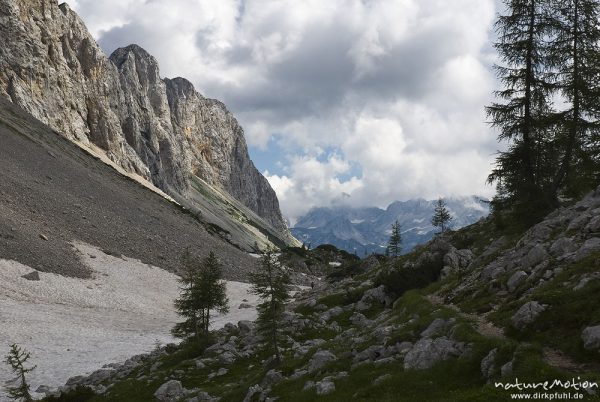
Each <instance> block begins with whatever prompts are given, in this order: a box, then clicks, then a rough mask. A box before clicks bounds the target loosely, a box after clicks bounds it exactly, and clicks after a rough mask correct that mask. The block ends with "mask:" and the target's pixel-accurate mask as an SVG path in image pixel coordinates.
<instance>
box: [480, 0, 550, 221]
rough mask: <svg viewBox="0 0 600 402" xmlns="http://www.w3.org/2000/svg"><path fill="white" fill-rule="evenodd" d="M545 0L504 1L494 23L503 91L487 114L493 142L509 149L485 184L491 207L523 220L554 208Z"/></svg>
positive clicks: (488, 108) (500, 158) (498, 160)
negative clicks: (493, 189)
mask: <svg viewBox="0 0 600 402" xmlns="http://www.w3.org/2000/svg"><path fill="white" fill-rule="evenodd" d="M549 1H550V0H504V5H505V7H506V10H507V13H506V14H503V15H500V16H499V17H498V19H497V21H496V25H495V28H496V33H497V35H498V39H497V42H496V43H495V44H494V46H495V48H496V49H497V51H498V53H499V55H500V60H501V62H502V65H497V66H495V69H496V73H497V76H498V78H499V80H500V82H501V84H502V86H503V88H502V89H501V90H498V91H496V92H495V95H496V97H497V99H498V101H497V102H495V103H492V104H491V105H490V106H488V107H487V108H486V111H487V115H488V118H489V119H490V123H491V125H492V127H494V128H496V129H498V131H499V135H498V139H499V140H500V141H507V142H508V147H507V149H506V150H504V151H502V152H500V153H499V156H498V158H497V160H496V166H495V168H494V169H493V171H492V173H491V174H490V175H489V177H488V182H489V183H496V184H497V189H498V192H497V196H496V198H495V199H494V202H493V207H494V208H495V209H506V208H513V209H514V210H515V211H516V212H517V213H518V214H519V215H520V216H521V217H525V218H529V217H531V215H532V214H533V215H538V214H536V212H539V213H543V212H545V211H546V210H548V209H550V208H551V207H552V206H553V205H555V200H554V199H553V197H552V193H551V183H552V177H553V176H554V171H553V169H554V167H555V165H556V163H555V154H556V153H555V152H553V151H552V147H553V146H554V141H553V138H552V135H551V131H550V127H551V123H552V119H553V117H554V111H553V108H552V102H551V96H552V93H553V91H555V89H556V88H555V86H554V85H553V83H552V81H551V78H552V77H551V74H549V73H548V61H547V41H546V39H547V37H548V34H549V32H550V23H549V19H548V15H549V14H548V3H549ZM534 219H535V218H534Z"/></svg>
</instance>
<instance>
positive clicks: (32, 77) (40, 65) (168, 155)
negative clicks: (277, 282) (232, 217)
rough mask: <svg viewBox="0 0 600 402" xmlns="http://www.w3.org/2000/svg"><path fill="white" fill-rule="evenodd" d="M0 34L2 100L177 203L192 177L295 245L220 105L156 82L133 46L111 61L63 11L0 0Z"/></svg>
mask: <svg viewBox="0 0 600 402" xmlns="http://www.w3.org/2000/svg"><path fill="white" fill-rule="evenodd" d="M0 34H1V37H2V38H3V40H2V42H1V43H0V96H3V97H6V98H8V99H9V100H11V101H12V102H13V103H15V104H17V105H18V106H20V107H21V108H23V109H25V110H26V111H28V112H29V113H31V114H32V115H34V116H35V117H36V118H38V119H39V120H41V121H43V122H45V123H47V124H48V125H49V126H50V127H52V128H53V129H55V130H56V131H58V132H59V133H61V134H62V135H64V136H66V137H67V138H69V139H71V140H74V141H77V142H80V143H82V144H84V145H90V144H93V145H95V146H97V147H99V148H101V149H102V150H103V151H104V152H105V153H106V154H107V155H108V157H109V158H110V159H111V160H112V161H114V162H115V163H117V164H118V165H120V166H122V167H123V168H125V169H126V170H127V171H130V172H133V173H136V174H139V175H140V176H142V177H144V178H146V179H148V180H150V181H151V182H152V183H154V184H155V185H156V186H157V187H159V188H160V189H162V190H164V191H165V192H166V193H168V194H170V195H173V196H175V197H176V198H177V199H179V200H182V199H183V200H189V199H190V198H192V197H191V196H190V192H191V191H193V189H192V187H193V186H192V184H191V183H192V181H193V180H195V179H194V176H196V177H198V178H199V179H201V180H202V181H203V182H205V183H207V184H209V185H211V186H213V187H215V188H218V189H221V190H225V191H226V192H227V193H229V194H230V195H232V196H233V197H234V198H235V199H237V200H238V201H240V202H241V203H242V204H243V205H244V206H246V207H248V208H249V209H250V210H251V211H253V212H254V213H256V214H257V215H258V216H259V217H261V218H262V219H263V220H264V221H265V222H266V223H267V224H268V225H269V226H271V227H272V229H274V230H275V232H277V233H278V234H280V235H281V237H282V238H284V239H290V238H291V236H289V233H288V231H287V227H286V225H285V223H284V220H283V218H282V216H281V212H280V210H279V203H278V200H277V197H276V195H275V192H274V191H273V189H272V188H271V187H270V185H269V184H268V182H267V180H266V179H265V178H264V177H263V176H262V175H261V174H260V173H259V172H258V170H257V169H256V168H255V167H254V164H253V163H252V161H251V160H250V158H249V156H248V150H247V147H246V142H245V139H244V132H243V130H242V128H241V127H240V125H239V124H238V122H237V121H236V119H235V118H234V117H233V115H232V114H231V113H230V112H229V111H228V110H227V109H226V107H225V106H224V105H223V104H222V103H221V102H218V101H216V100H212V99H207V98H204V97H203V96H202V95H200V94H199V93H198V92H196V90H195V89H194V87H193V85H192V84H191V83H190V82H189V81H187V80H185V79H183V78H175V79H163V78H161V77H160V73H159V67H158V63H157V62H156V60H155V59H154V58H153V57H152V56H151V55H149V54H148V53H147V52H146V51H145V50H143V49H142V48H140V47H139V46H136V45H130V46H127V47H124V48H120V49H117V50H116V51H115V52H114V53H113V54H112V55H111V56H110V58H109V57H107V56H106V55H105V54H104V53H103V52H102V50H101V49H100V48H99V47H98V45H97V44H96V42H95V41H94V39H93V38H92V37H91V35H90V34H89V32H88V31H87V29H86V27H85V25H84V24H83V22H82V21H81V19H80V18H79V17H78V16H77V14H76V13H75V12H73V11H72V10H71V9H70V8H69V6H68V5H67V4H65V3H63V4H61V5H58V3H57V2H56V1H54V0H1V1H0Z"/></svg>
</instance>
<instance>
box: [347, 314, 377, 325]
mask: <svg viewBox="0 0 600 402" xmlns="http://www.w3.org/2000/svg"><path fill="white" fill-rule="evenodd" d="M350 322H351V323H352V324H353V325H356V326H358V327H363V328H366V327H370V326H371V325H372V324H373V321H371V320H369V319H368V318H367V317H365V316H364V314H362V313H354V314H352V316H350Z"/></svg>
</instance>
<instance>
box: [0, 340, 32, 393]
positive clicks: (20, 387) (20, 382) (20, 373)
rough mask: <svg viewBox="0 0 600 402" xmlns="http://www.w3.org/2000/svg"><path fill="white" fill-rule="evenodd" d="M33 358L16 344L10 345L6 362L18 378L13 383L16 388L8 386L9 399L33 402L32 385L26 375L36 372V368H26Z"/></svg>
mask: <svg viewBox="0 0 600 402" xmlns="http://www.w3.org/2000/svg"><path fill="white" fill-rule="evenodd" d="M30 357H31V355H30V353H29V352H27V351H26V350H24V349H22V348H21V347H19V346H18V345H16V344H12V345H10V350H9V352H8V354H7V355H6V357H5V360H4V361H5V362H6V364H8V365H9V366H10V368H11V370H12V372H13V373H14V374H15V375H16V378H15V379H14V380H13V381H12V383H16V384H17V385H15V386H7V387H6V390H7V392H8V397H9V398H10V399H14V400H22V401H25V402H32V401H33V398H32V397H31V394H30V393H29V389H30V385H29V384H28V383H27V379H26V377H25V375H26V374H27V373H30V372H32V371H33V370H35V368H36V366H33V367H25V365H26V364H27V361H28V360H29V358H30Z"/></svg>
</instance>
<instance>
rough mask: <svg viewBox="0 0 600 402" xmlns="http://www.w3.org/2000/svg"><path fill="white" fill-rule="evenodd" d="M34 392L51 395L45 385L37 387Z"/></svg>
mask: <svg viewBox="0 0 600 402" xmlns="http://www.w3.org/2000/svg"><path fill="white" fill-rule="evenodd" d="M35 392H36V393H38V394H46V395H47V394H49V393H51V392H52V390H51V389H50V387H49V386H47V385H40V386H39V387H37V388H36V389H35Z"/></svg>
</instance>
